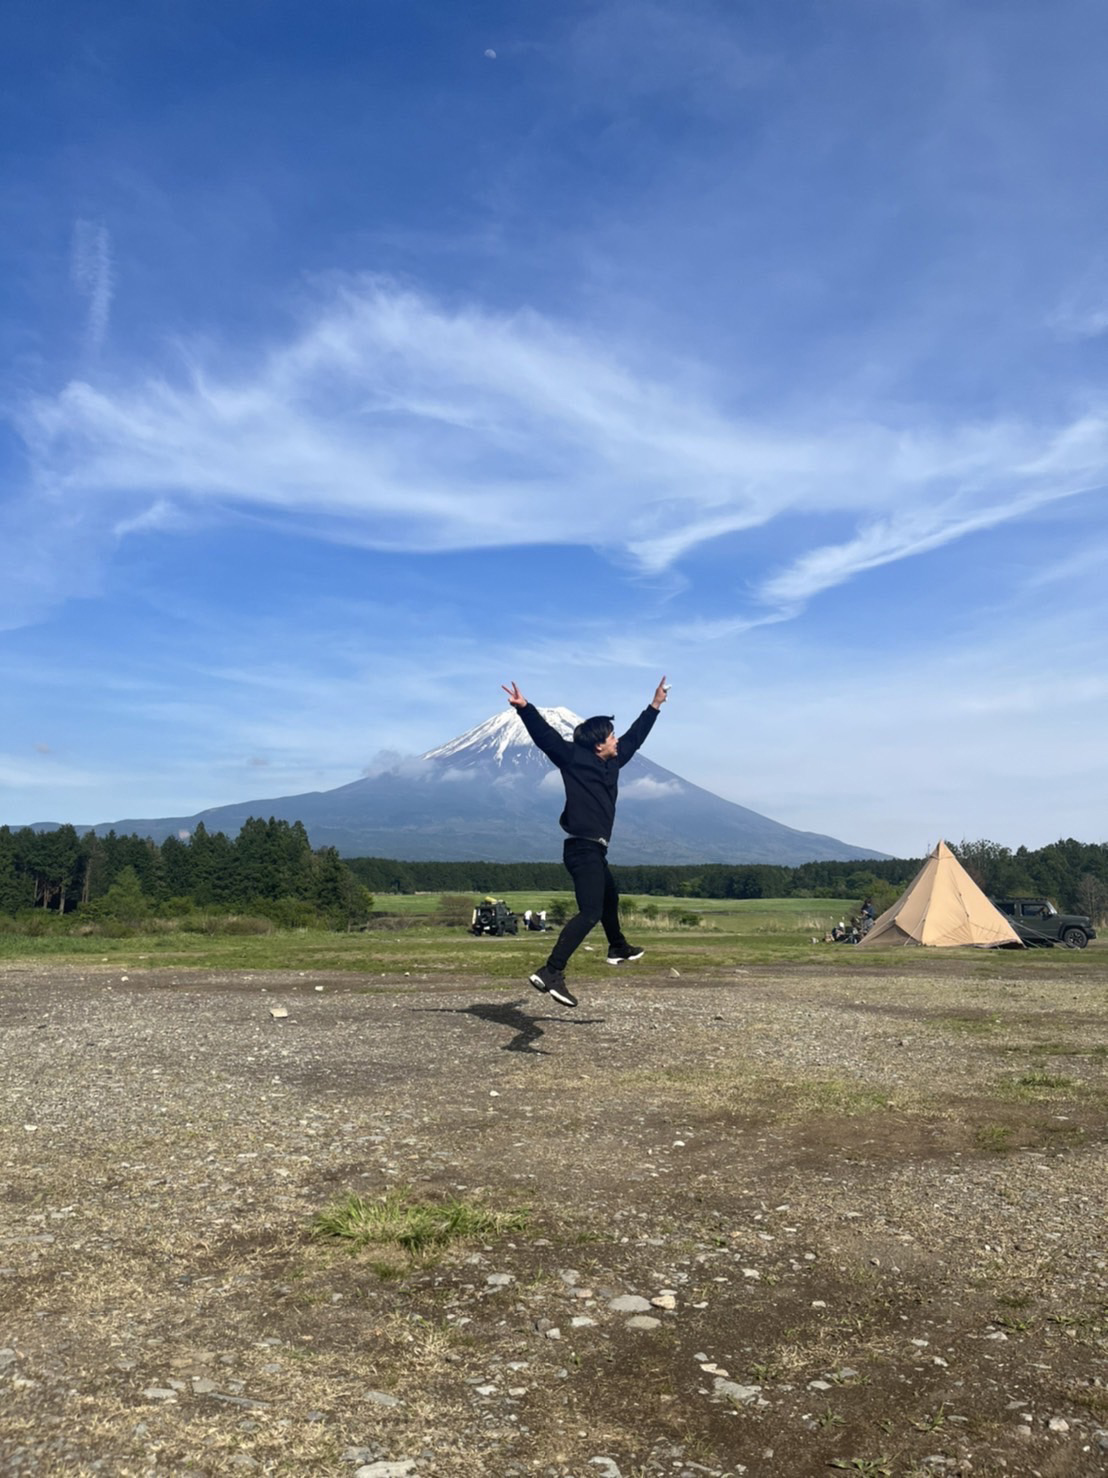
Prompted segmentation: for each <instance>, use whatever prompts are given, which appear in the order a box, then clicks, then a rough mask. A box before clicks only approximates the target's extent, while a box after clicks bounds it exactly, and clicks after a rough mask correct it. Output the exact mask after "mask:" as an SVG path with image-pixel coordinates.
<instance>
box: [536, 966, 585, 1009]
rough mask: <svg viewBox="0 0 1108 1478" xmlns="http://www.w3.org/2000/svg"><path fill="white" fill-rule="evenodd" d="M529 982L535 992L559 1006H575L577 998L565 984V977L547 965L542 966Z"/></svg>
mask: <svg viewBox="0 0 1108 1478" xmlns="http://www.w3.org/2000/svg"><path fill="white" fill-rule="evenodd" d="M530 980H531V984H532V985H533V986H534V987H535V989H536V990H541V991H542V992H543V993H544V994H545V995H548V996H551V997H552V998H553V999H554V1000H555V1001H557V1002H558V1004H559V1005H560V1006H576V1004H577V997H576V996H575V995H574V994H573V992H572V991H571V990H570V988H569V986H568V985H567V984H566V978H565V975H564V974H563V973H562V971H561V970H554V969H552V968H551V967H550V966H549V965H543V967H542V969H541V970H536V971H535V972H534V974H533V975H532V976H531V977H530Z"/></svg>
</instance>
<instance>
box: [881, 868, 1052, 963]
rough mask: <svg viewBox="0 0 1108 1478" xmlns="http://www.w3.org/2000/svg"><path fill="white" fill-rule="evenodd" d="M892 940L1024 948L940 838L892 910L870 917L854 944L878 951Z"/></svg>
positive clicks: (942, 944)
mask: <svg viewBox="0 0 1108 1478" xmlns="http://www.w3.org/2000/svg"><path fill="white" fill-rule="evenodd" d="M893 944H928V945H934V946H937V947H939V948H952V947H954V946H956V945H961V944H970V945H976V946H977V947H978V948H980V949H996V948H998V947H999V946H1004V945H1009V946H1014V947H1015V948H1017V949H1022V948H1023V942H1022V940H1021V939H1020V937H1019V935H1018V934H1017V933H1016V931H1015V930H1014V929H1013V928H1012V926H1011V924H1010V923H1009V922H1008V920H1007V919H1006V918H1005V917H1004V915H1003V914H1002V913H1001V912H1000V911H999V909H996V908H994V907H993V905H992V904H991V903H990V902H989V900H988V899H987V898H986V897H985V895H984V893H982V891H981V889H980V888H979V887H978V886H977V884H976V883H975V882H974V881H973V879H972V878H971V877H970V875H969V873H968V872H967V871H966V870H965V868H964V867H963V866H962V864H961V863H960V862H959V861H958V859H957V857H955V855H954V853H953V852H952V851H951V850H950V848H949V847H948V846H947V844H946V843H945V842H939V844H938V846H937V847H936V848H935V850H934V851H933V852H932V853H931V855H930V856H929V857H928V859H927V861H926V862H925V863H924V864H923V866H922V867H921V868H920V870H919V872H917V873H916V875H915V877H914V878H913V879H912V881H911V882H910V883H909V884H908V886H907V888H905V890H904V892H903V893H902V894H901V895H900V897H899V898H898V899H897V900H896V902H895V903H894V904H893V906H892V908H887V909H886V910H885V912H884V913H883V914H882V915H881V916H880V917H879V918H877V919H875V920H874V923H873V927H872V928H871V929H870V930H869V933H868V934H866V935H865V936H864V937H863V938H862V939H860V940H859V941H858V948H859V949H870V948H877V949H879V948H881V946H883V945H893Z"/></svg>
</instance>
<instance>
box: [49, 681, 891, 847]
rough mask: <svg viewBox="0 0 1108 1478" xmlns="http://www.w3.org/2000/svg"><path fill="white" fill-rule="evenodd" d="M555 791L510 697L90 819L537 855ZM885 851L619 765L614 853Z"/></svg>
mask: <svg viewBox="0 0 1108 1478" xmlns="http://www.w3.org/2000/svg"><path fill="white" fill-rule="evenodd" d="M542 712H543V713H544V714H545V716H546V718H547V719H548V721H549V722H550V723H551V724H553V725H554V727H555V728H556V729H557V730H558V731H559V732H560V733H562V734H564V735H565V736H566V738H571V737H572V734H573V729H574V726H575V725H576V724H578V723H579V722H580V720H579V718H578V717H577V715H576V714H574V713H571V712H570V710H569V709H567V708H544V709H543V710H542ZM562 799H563V792H562V785H561V779H560V777H559V775H558V772H557V770H556V769H555V768H554V766H553V765H551V763H550V762H549V760H548V759H547V758H546V756H545V755H543V754H542V753H541V751H540V750H538V749H537V748H536V747H535V745H534V744H532V742H531V740H530V737H529V736H528V734H527V731H526V729H525V728H524V727H523V724H522V722H521V721H520V718H519V716H518V715H517V714H516V712H515V710H514V709H511V708H509V709H508V710H507V711H506V712H501V713H498V714H495V715H494V716H493V717H492V718H489V719H486V720H485V722H484V723H482V724H478V725H477V726H476V727H475V728H473V729H469V730H468V731H467V732H466V733H464V734H460V735H459V736H458V737H457V738H456V739H451V740H449V741H448V742H447V743H446V744H440V745H438V746H437V747H436V748H434V749H429V750H427V752H426V753H425V754H422V755H420V756H419V757H418V758H410V759H397V760H395V761H394V762H391V763H389V764H387V765H386V766H384V767H383V768H382V769H380V770H378V771H376V772H375V773H373V774H371V775H367V776H365V777H364V778H363V779H361V780H354V781H352V782H351V783H350V784H349V785H342V786H339V787H338V789H336V790H325V791H315V792H312V793H310V794H307V795H294V796H280V797H277V798H275V799H265V800H253V801H242V802H239V803H238V804H235V805H230V806H215V807H213V808H212V809H211V810H208V811H201V812H199V813H198V814H196V815H194V816H172V817H163V818H161V819H160V820H154V821H133V820H124V821H114V822H104V823H102V824H100V825H98V826H96V827H95V828H93V829H94V830H96V831H98V832H100V833H101V834H103V833H105V832H107V831H109V830H113V829H114V830H115V831H116V832H117V833H119V834H120V835H128V834H130V833H132V832H137V833H138V834H139V835H140V836H148V837H152V838H153V839H154V840H155V841H159V842H160V841H164V839H165V838H166V837H168V836H181V835H185V834H187V833H189V832H191V831H193V830H194V829H195V828H196V826H197V825H198V823H199V822H201V821H202V822H203V823H204V825H205V826H206V827H207V829H208V830H209V831H224V832H227V833H228V835H231V836H234V835H237V834H238V832H239V830H240V829H241V827H242V825H243V823H244V822H245V821H246V820H247V819H248V818H249V817H251V816H261V817H263V818H265V817H270V816H275V817H277V818H278V819H279V820H284V821H302V822H303V824H304V826H305V827H306V829H307V832H308V835H309V837H310V838H311V840H312V844H313V846H316V847H336V848H337V849H338V850H339V852H340V853H342V855H343V856H344V857H392V858H396V859H398V860H403V861H412V862H421V861H433V860H438V861H465V860H470V859H479V860H484V861H489V862H525V861H536V862H541V861H546V860H556V859H557V858H559V857H560V856H561V851H562V841H563V835H562V832H561V831H560V829H559V827H558V816H559V815H560V813H561V809H562ZM44 829H45V828H44ZM88 829H89V828H87V827H86V828H81V827H79V828H78V830H88ZM881 855H882V854H881V853H879V852H874V851H870V850H868V849H866V848H864V847H858V846H854V845H852V844H851V843H849V842H841V841H838V840H836V838H834V837H829V836H822V835H820V834H819V833H816V832H809V831H796V830H794V829H793V828H792V827H789V826H782V825H781V824H780V822H777V821H773V820H771V819H770V818H769V817H768V816H762V815H760V814H759V813H758V812H757V811H750V810H748V809H747V808H746V807H745V806H739V805H736V804H735V803H734V802H733V801H725V800H723V799H721V797H719V796H717V795H713V794H712V793H711V791H708V790H704V789H702V788H701V787H700V786H699V785H693V784H692V783H691V782H690V781H688V780H684V779H682V777H681V776H680V775H676V774H674V773H673V771H672V770H666V769H663V768H662V766H661V765H656V764H655V763H654V762H653V761H652V760H650V759H648V758H647V757H646V755H645V754H644V753H642V752H640V753H639V754H636V755H635V756H634V758H633V759H632V760H631V762H630V763H629V764H628V765H627V766H626V767H625V768H624V770H623V771H622V772H621V774H620V786H619V810H618V813H617V815H616V826H615V833H614V836H613V838H612V847H611V858H612V861H613V862H616V863H620V862H623V863H635V862H642V863H647V862H652V863H663V864H664V863H671V864H677V863H692V862H776V863H779V864H781V865H782V866H785V867H795V866H797V865H798V864H799V863H801V862H811V861H822V860H840V859H841V860H849V859H853V858H859V859H861V858H867V857H880V856H881Z"/></svg>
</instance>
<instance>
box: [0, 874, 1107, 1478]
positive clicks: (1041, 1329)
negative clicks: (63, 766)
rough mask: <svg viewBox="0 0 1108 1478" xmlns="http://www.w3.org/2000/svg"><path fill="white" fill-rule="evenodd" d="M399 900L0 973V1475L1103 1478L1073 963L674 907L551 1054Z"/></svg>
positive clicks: (115, 946)
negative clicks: (374, 926)
mask: <svg viewBox="0 0 1108 1478" xmlns="http://www.w3.org/2000/svg"><path fill="white" fill-rule="evenodd" d="M544 896H545V899H546V901H549V895H544ZM509 901H510V903H511V904H512V906H513V907H514V908H516V909H518V910H520V911H522V910H523V909H524V908H525V907H527V906H532V905H534V904H537V903H538V902H539V899H538V898H537V897H535V898H529V897H527V896H526V895H522V894H520V895H512V896H511V897H510V899H509ZM397 903H398V908H399V912H398V914H397V921H398V923H400V922H401V921H402V920H406V923H404V924H403V926H402V927H397V928H394V929H380V930H376V931H374V932H372V933H369V934H347V935H341V934H339V935H336V934H325V933H318V934H315V933H311V932H307V933H305V932H288V931H285V932H276V933H272V934H269V935H265V936H259V937H253V938H244V937H235V936H202V935H185V934H177V935H163V936H161V937H154V936H141V935H139V936H135V937H133V938H128V939H108V938H95V939H87V940H78V939H75V938H69V939H60V938H59V939H56V940H55V939H52V940H47V941H43V940H39V941H31V940H11V939H9V940H6V941H5V956H4V962H3V964H2V966H0V1000H2V1009H3V1012H4V1022H5V1032H4V1035H3V1038H2V1042H0V1056H2V1071H0V1095H2V1098H3V1103H4V1112H3V1116H2V1126H3V1127H2V1129H0V1134H2V1137H3V1147H2V1161H3V1168H2V1170H0V1310H2V1311H3V1318H2V1328H3V1335H2V1337H0V1391H2V1393H3V1396H2V1400H3V1405H2V1407H0V1471H3V1472H6V1473H7V1472H10V1473H13V1474H14V1473H20V1474H29V1473H35V1474H39V1473H41V1474H53V1473H62V1472H64V1473H66V1474H77V1475H85V1474H93V1473H111V1474H119V1475H123V1478H130V1475H136V1478H137V1475H140V1474H142V1475H145V1474H149V1473H154V1472H166V1473H172V1474H177V1475H185V1474H189V1475H193V1478H199V1475H211V1478H215V1475H222V1474H225V1473H233V1472H257V1473H273V1474H303V1475H308V1474H312V1475H315V1474H324V1475H342V1474H348V1475H350V1474H358V1473H361V1474H363V1475H372V1478H380V1475H384V1474H388V1475H390V1478H391V1475H393V1474H428V1475H446V1478H463V1475H465V1478H468V1475H487V1478H513V1475H524V1474H544V1475H548V1478H587V1475H594V1474H601V1475H609V1478H610V1475H612V1474H615V1473H618V1474H619V1475H621V1478H662V1475H678V1478H704V1475H705V1474H708V1475H729V1478H737V1475H740V1474H746V1475H752V1478H753V1475H759V1478H780V1475H790V1478H791V1475H798V1478H799V1475H807V1474H817V1473H819V1474H823V1473H827V1472H833V1471H836V1470H838V1471H848V1472H855V1473H869V1474H889V1475H896V1478H905V1475H912V1478H922V1475H924V1474H937V1473H948V1474H967V1475H968V1474H974V1475H982V1474H990V1475H998V1474H1002V1473H1003V1474H1034V1473H1040V1474H1043V1475H1044V1478H1045V1475H1050V1478H1059V1475H1083V1474H1093V1473H1100V1472H1103V1470H1104V1464H1105V1462H1106V1461H1108V1453H1106V1451H1105V1449H1106V1447H1108V1385H1106V1384H1105V1376H1104V1354H1105V1349H1106V1341H1108V1286H1106V1284H1108V1278H1106V1269H1105V1264H1106V1256H1108V1249H1106V1246H1105V1228H1104V1217H1103V1207H1104V1205H1105V1204H1106V1203H1108V1164H1106V1159H1105V1155H1104V1144H1105V1138H1106V1131H1108V990H1106V986H1108V951H1105V949H1104V947H1103V941H1100V940H1094V941H1093V942H1092V943H1091V944H1090V946H1089V948H1088V949H1086V950H1083V951H1072V950H1065V949H1055V950H1017V949H1012V950H1007V949H990V950H976V949H971V948H954V949H930V948H910V947H896V948H890V949H873V948H870V949H863V948H841V947H838V946H827V945H822V944H813V943H812V942H811V940H812V938H813V937H815V936H819V935H820V934H821V933H822V931H823V929H824V927H825V926H826V924H827V922H828V920H829V919H830V918H831V917H832V915H833V914H834V915H835V916H837V914H838V911H839V910H840V909H842V908H844V907H846V906H847V905H848V903H849V900H823V901H820V900H801V899H793V900H785V901H781V900H777V901H774V900H749V901H725V900H699V899H697V900H691V901H690V900H688V899H673V900H658V903H659V905H660V910H659V912H660V916H659V917H656V918H646V919H644V918H642V917H641V916H640V917H639V918H638V919H637V920H636V937H640V938H641V939H642V940H643V941H644V943H645V944H646V947H647V954H646V957H645V958H644V959H643V960H642V961H641V962H640V963H639V964H637V965H635V966H632V967H628V969H627V970H626V971H624V970H619V971H613V970H610V969H606V968H605V967H604V966H603V964H602V963H601V962H600V960H599V959H598V958H597V957H596V954H595V951H594V952H592V953H591V954H587V955H585V957H584V959H583V960H582V962H581V967H580V971H579V972H578V974H579V984H580V996H581V1005H580V1007H579V1009H578V1010H577V1011H576V1012H572V1013H570V1012H563V1011H558V1010H553V1009H549V1008H548V1007H546V1006H545V1005H544V1002H543V1001H542V999H541V998H540V997H538V996H537V995H536V993H535V992H533V991H530V990H529V989H528V988H527V987H526V985H525V984H523V983H521V980H522V979H523V978H525V972H524V970H523V967H524V966H525V965H526V964H528V963H529V962H530V961H531V959H532V957H533V955H534V954H535V953H536V952H538V951H541V950H542V948H543V944H542V940H541V938H540V937H539V936H535V935H528V934H527V933H525V932H521V933H520V934H519V935H518V936H507V937H495V938H494V937H484V938H476V937H473V936H471V935H468V934H467V933H466V932H465V930H464V929H459V930H457V931H453V932H450V933H449V934H447V933H446V932H445V931H444V930H443V929H442V928H441V927H440V926H438V925H436V924H434V923H433V921H432V915H433V909H434V905H435V903H436V900H435V899H432V898H422V899H421V898H410V899H403V900H398V901H397ZM401 905H402V906H401ZM690 910H692V912H690ZM682 917H684V918H685V919H686V922H684V923H681V922H678V920H679V919H681V918H682ZM690 918H691V919H692V920H693V922H688V920H689V919H690ZM582 953H584V952H582ZM444 1209H445V1210H446V1211H447V1212H448V1213H449V1224H450V1225H451V1226H456V1227H457V1228H458V1231H457V1235H456V1238H455V1239H453V1240H452V1237H453V1236H454V1234H453V1233H450V1234H447V1233H445V1232H444V1233H442V1234H441V1237H440V1239H439V1240H436V1235H438V1234H435V1233H433V1232H432V1233H424V1232H417V1231H416V1230H414V1228H416V1227H417V1226H421V1225H424V1222H423V1221H422V1220H421V1218H425V1217H426V1216H428V1215H430V1214H431V1213H434V1212H441V1211H443V1210H444ZM385 1211H387V1212H388V1213H389V1214H390V1215H391V1216H393V1218H394V1223H395V1224H391V1225H390V1224H387V1223H386V1222H385V1221H375V1220H373V1218H372V1217H371V1216H370V1213H377V1212H385ZM467 1218H468V1220H467ZM467 1226H469V1227H470V1228H471V1229H470V1230H468V1231H467V1230H466V1227H467Z"/></svg>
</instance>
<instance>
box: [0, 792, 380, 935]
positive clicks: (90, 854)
mask: <svg viewBox="0 0 1108 1478" xmlns="http://www.w3.org/2000/svg"><path fill="white" fill-rule="evenodd" d="M124 904H126V905H127V908H128V909H129V910H130V912H131V914H134V913H135V911H136V910H139V909H140V908H145V909H146V911H148V912H151V913H174V912H178V913H179V912H182V911H185V910H187V909H188V908H190V907H191V908H201V909H204V908H208V909H217V910H248V909H249V910H257V911H261V912H263V913H266V914H268V915H269V916H271V917H278V918H279V919H280V920H282V921H287V922H301V923H312V922H321V923H326V924H330V925H335V926H345V925H347V924H351V923H358V922H362V921H364V920H365V919H366V918H367V917H368V915H369V912H370V909H371V907H372V904H373V899H372V897H371V896H370V894H369V893H368V891H367V890H366V888H365V887H364V886H363V885H362V883H361V882H359V880H358V879H357V878H355V877H354V875H353V873H352V872H351V871H350V869H349V868H348V867H347V865H346V864H345V863H344V862H343V860H342V858H341V857H340V856H339V854H338V853H337V852H336V851H335V849H334V848H333V847H324V848H321V849H320V850H319V851H314V850H313V849H312V845H311V843H310V841H309V840H308V834H307V832H306V831H305V830H304V827H303V826H302V825H301V823H300V822H299V821H296V822H291V823H290V822H288V821H276V820H274V819H273V818H272V817H271V818H270V819H269V820H268V821H263V820H261V819H260V818H258V819H254V818H252V819H251V820H249V821H247V823H246V824H245V826H244V827H243V828H242V830H241V831H240V832H239V834H238V836H237V837H236V838H234V839H233V840H232V839H231V838H229V837H228V836H226V835H225V834H224V833H223V832H221V831H216V832H209V831H208V830H207V829H206V827H205V826H204V825H203V823H200V824H199V825H198V826H197V828H196V830H195V831H194V832H192V833H191V835H190V836H189V837H187V838H185V839H179V838H177V837H168V838H167V839H166V840H165V841H164V842H162V843H161V845H160V846H159V845H158V844H156V843H154V842H152V841H150V840H149V839H147V838H144V837H138V836H117V835H116V834H115V832H109V834H108V835H107V836H105V837H100V836H97V835H96V834H95V832H87V833H86V834H85V835H84V836H79V835H78V833H77V832H76V831H75V830H74V828H73V827H72V826H61V827H58V829H57V830H55V831H45V832H36V831H32V830H31V829H30V828H29V827H28V828H24V829H23V830H21V831H12V830H11V829H10V828H8V827H6V826H5V827H0V914H9V915H10V914H17V913H20V912H21V911H23V910H25V909H43V910H53V911H55V912H58V913H67V912H72V911H73V910H79V911H80V912H81V913H83V914H86V915H89V916H91V917H94V918H95V917H97V916H111V915H112V913H113V906H114V905H118V906H119V907H120V908H122V907H123V905H124Z"/></svg>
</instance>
